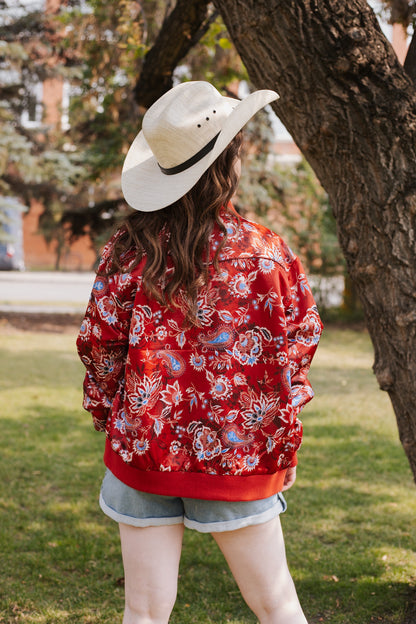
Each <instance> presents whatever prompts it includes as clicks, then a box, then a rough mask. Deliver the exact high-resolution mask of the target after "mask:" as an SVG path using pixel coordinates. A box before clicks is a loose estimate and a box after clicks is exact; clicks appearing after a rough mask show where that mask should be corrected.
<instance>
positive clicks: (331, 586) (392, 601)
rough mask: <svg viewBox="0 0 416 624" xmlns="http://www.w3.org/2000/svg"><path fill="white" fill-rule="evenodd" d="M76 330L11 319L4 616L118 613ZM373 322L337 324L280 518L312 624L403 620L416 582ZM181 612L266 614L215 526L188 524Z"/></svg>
mask: <svg viewBox="0 0 416 624" xmlns="http://www.w3.org/2000/svg"><path fill="white" fill-rule="evenodd" d="M75 333H76V332H75V330H74V332H72V333H64V334H57V333H31V332H19V331H17V330H10V329H9V328H8V327H7V326H5V325H3V326H0V405H1V410H0V419H1V433H2V451H1V456H0V480H1V490H0V514H1V516H0V553H1V555H0V557H1V564H0V588H1V589H0V622H2V623H4V624H12V623H14V622H25V623H26V622H27V623H31V624H34V623H39V624H46V623H48V624H55V623H56V624H58V623H63V622H65V623H74V624H87V623H94V624H98V623H99V624H110V623H111V624H116V623H120V622H121V613H122V605H123V588H122V576H123V570H122V564H121V557H120V549H119V539H118V532H117V526H116V525H115V524H114V523H113V522H112V521H110V520H109V519H107V518H106V517H105V516H104V515H103V514H102V513H101V511H100V510H99V508H98V504H97V498H98V492H99V487H100V482H101V478H102V474H103V465H102V459H101V456H102V451H103V444H104V438H103V436H102V434H99V433H96V432H95V431H94V429H93V427H92V424H91V423H90V418H89V415H88V414H87V413H86V412H83V410H82V408H81V407H80V403H81V383H82V377H83V370H82V367H81V364H79V362H78V359H77V356H76V354H75V350H74V340H75ZM371 364H372V349H371V345H370V341H369V339H368V337H367V335H366V333H364V332H353V331H348V330H343V331H341V330H334V329H327V330H326V332H325V335H324V338H323V340H322V343H321V346H320V348H319V349H318V355H317V356H316V360H315V362H314V367H313V372H312V374H311V380H312V383H313V385H314V388H315V391H316V395H317V396H316V398H315V399H314V401H312V403H311V404H310V405H309V406H308V407H307V408H306V409H305V411H304V414H303V422H304V427H305V438H304V444H303V446H302V450H301V452H300V462H299V469H298V481H297V484H296V486H295V487H294V488H293V490H291V491H290V492H289V493H288V495H287V499H288V503H289V509H288V511H287V512H286V514H285V515H284V516H283V517H282V524H283V528H284V531H285V535H286V544H287V553H288V559H289V564H290V568H291V570H292V574H293V577H294V579H295V583H296V586H297V588H298V592H299V595H300V598H301V602H302V604H303V606H304V609H305V612H306V614H307V616H308V619H309V621H310V623H311V624H317V623H318V622H326V623H330V624H370V623H371V622H383V623H385V624H387V623H388V624H400V622H402V620H403V615H404V608H405V604H406V600H407V598H408V595H409V594H408V592H409V586H410V587H413V588H414V587H415V585H416V554H415V543H416V535H415V531H414V526H415V516H416V497H415V486H414V484H413V482H412V478H411V474H410V470H409V467H408V464H407V460H406V458H405V456H404V452H403V450H402V448H401V446H400V443H399V441H398V435H397V429H396V424H395V419H394V415H393V411H392V408H391V406H390V403H389V400H388V397H387V395H385V394H384V393H382V392H381V391H379V390H378V387H377V384H376V381H375V379H374V376H373V374H372V371H371ZM171 622H172V624H188V623H191V622H192V623H212V624H214V623H215V624H223V623H224V624H225V623H227V622H228V623H229V624H254V623H255V622H256V620H255V618H254V617H253V616H252V614H251V613H250V611H249V610H248V609H247V607H246V606H245V605H244V603H243V601H242V599H241V597H240V595H239V592H238V590H237V588H236V586H235V584H234V581H233V579H232V578H231V576H230V573H229V572H228V569H227V567H226V565H225V563H224V561H223V559H222V556H221V555H220V553H219V551H218V550H217V547H216V546H215V544H214V542H213V540H212V538H211V537H210V536H206V535H205V536H204V535H199V534H197V533H195V532H192V531H186V534H185V542H184V552H183V558H182V566H181V578H180V583H179V595H178V600H177V604H176V606H175V610H174V613H173V615H172V618H171Z"/></svg>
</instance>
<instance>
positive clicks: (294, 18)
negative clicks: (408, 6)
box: [214, 0, 416, 480]
mask: <svg viewBox="0 0 416 624" xmlns="http://www.w3.org/2000/svg"><path fill="white" fill-rule="evenodd" d="M214 4H215V6H216V7H217V8H218V9H219V11H220V12H221V14H222V16H223V19H224V21H225V23H226V26H227V28H228V30H229V33H230V35H231V38H232V40H233V42H234V44H235V46H236V48H237V50H238V52H239V53H240V55H241V58H242V60H243V62H244V64H245V65H246V67H247V70H248V73H249V76H250V78H251V80H252V82H253V83H254V84H255V85H256V87H257V88H272V89H276V90H277V91H278V92H279V93H280V96H281V99H280V100H279V101H278V102H277V103H276V104H274V108H275V110H276V112H277V114H278V115H279V117H280V118H281V119H282V121H283V122H284V124H285V125H286V127H287V128H288V130H289V132H290V133H291V134H292V136H293V138H294V140H295V142H296V143H297V145H298V146H299V148H300V149H301V150H302V152H303V154H304V155H305V157H306V158H307V159H308V161H309V162H310V164H311V165H312V167H313V168H314V170H315V172H316V174H317V175H318V177H319V179H320V181H321V183H322V185H323V186H324V188H325V189H326V191H327V192H328V194H329V198H330V202H331V205H332V208H333V210H334V214H335V217H336V221H337V227H338V235H339V239H340V242H341V245H342V249H343V252H344V254H345V258H346V261H347V266H348V271H349V274H350V276H351V279H352V280H353V282H354V284H355V286H356V288H357V291H358V293H359V296H360V299H361V301H362V304H363V308H364V312H365V316H366V322H367V326H368V329H369V333H370V336H371V339H372V341H373V345H374V349H375V363H374V371H375V374H376V376H377V380H378V383H379V385H380V388H381V389H383V390H386V391H387V392H388V393H389V395H390V398H391V401H392V404H393V407H394V411H395V414H396V417H397V423H398V428H399V434H400V439H401V442H402V444H403V448H404V450H405V452H406V455H407V457H408V459H409V462H410V466H411V469H412V471H413V474H414V476H415V480H416V406H415V403H416V401H415V397H416V340H415V336H416V241H415V237H416V170H415V165H414V163H415V162H416V153H415V152H416V141H415V138H416V94H415V91H414V88H413V85H412V82H411V80H410V78H409V77H408V76H407V75H406V74H405V72H404V70H403V68H402V67H401V65H400V64H399V62H398V60H397V58H396V56H395V54H394V52H393V49H392V48H391V46H390V44H389V43H388V41H387V40H386V39H385V37H384V36H383V34H382V32H381V30H380V28H379V26H378V23H377V20H376V17H375V16H374V14H373V12H372V10H371V9H370V7H369V6H368V5H367V4H366V2H365V1H364V0H348V2H345V0H319V1H318V0H214Z"/></svg>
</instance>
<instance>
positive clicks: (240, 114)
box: [121, 89, 279, 212]
mask: <svg viewBox="0 0 416 624" xmlns="http://www.w3.org/2000/svg"><path fill="white" fill-rule="evenodd" d="M278 98H279V95H278V94H277V93H276V92H275V91H270V90H268V89H262V90H260V91H255V92H254V93H251V94H250V95H248V96H247V97H246V98H244V99H243V100H237V99H233V98H226V99H227V100H229V102H230V103H231V104H232V106H233V110H232V111H231V113H230V114H229V116H228V117H227V119H226V121H225V122H224V125H223V128H222V130H221V132H220V133H219V135H218V138H217V140H216V142H215V145H214V147H213V149H212V150H211V151H210V152H209V153H208V154H207V155H206V156H204V157H203V158H202V159H201V160H199V161H198V162H197V163H195V164H194V165H192V166H191V167H189V168H188V169H186V170H185V171H182V172H181V173H177V174H174V175H166V174H165V173H163V172H162V171H161V169H160V167H159V165H158V163H157V160H156V158H155V157H154V155H153V152H152V150H151V149H150V147H149V144H148V143H147V141H146V139H145V138H144V135H143V132H142V131H140V132H139V134H138V135H137V136H136V138H135V139H134V141H133V143H132V144H131V146H130V149H129V151H128V153H127V156H126V159H125V161H124V165H123V170H122V173H121V189H122V192H123V195H124V198H125V200H126V201H127V203H128V204H129V206H131V207H132V208H134V209H135V210H139V211H141V212H154V211H156V210H161V209H162V208H166V207H167V206H169V205H170V204H172V203H174V202H175V201H177V200H178V199H180V198H181V197H183V196H184V195H185V194H186V193H187V192H188V191H190V190H191V188H192V187H193V186H194V185H195V184H196V183H197V182H198V180H199V179H200V177H201V176H202V174H203V173H205V171H206V170H207V169H208V168H209V167H210V166H211V165H212V163H213V162H214V161H215V160H216V159H217V158H218V156H219V155H220V154H221V153H222V152H223V151H224V150H225V148H226V147H227V145H228V144H229V143H230V142H231V141H232V139H233V138H234V137H235V136H236V134H238V132H239V131H240V130H241V128H242V127H243V126H245V124H246V123H247V122H248V121H249V120H250V119H251V117H253V115H255V113H257V112H258V111H259V110H260V109H261V108H263V107H264V106H266V105H267V104H270V102H273V101H274V100H277V99H278Z"/></svg>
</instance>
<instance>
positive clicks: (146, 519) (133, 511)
mask: <svg viewBox="0 0 416 624" xmlns="http://www.w3.org/2000/svg"><path fill="white" fill-rule="evenodd" d="M100 507H101V509H102V510H103V512H104V513H105V514H106V515H107V516H109V517H110V518H112V519H113V520H115V521H116V522H121V523H123V524H130V525H131V526H135V527H149V526H161V525H168V524H182V523H183V524H184V525H185V526H186V527H188V528H189V529H195V530H196V531H199V532H201V533H215V532H221V531H234V530H236V529H242V528H243V527H246V526H249V525H252V524H261V523H263V522H267V521H268V520H271V519H272V518H274V517H275V516H278V515H279V514H280V513H282V512H284V511H286V507H287V505H286V501H285V499H284V497H283V495H282V494H281V493H280V492H279V493H278V494H274V495H273V496H270V497H269V498H263V499H260V500H254V501H214V500H202V499H199V498H179V497H177V496H161V495H160V494H149V493H147V492H140V491H139V490H135V489H133V488H131V487H129V486H128V485H125V484H124V483H122V482H121V481H120V480H119V479H117V477H115V476H114V475H113V473H112V472H110V470H108V469H107V472H106V473H105V476H104V480H103V483H102V486H101V493H100Z"/></svg>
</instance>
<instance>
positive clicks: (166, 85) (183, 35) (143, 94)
mask: <svg viewBox="0 0 416 624" xmlns="http://www.w3.org/2000/svg"><path fill="white" fill-rule="evenodd" d="M209 3H210V2H209V0H178V1H177V3H176V6H175V8H174V9H173V11H172V12H171V13H170V14H169V15H168V17H167V18H166V19H165V21H164V22H163V25H162V28H161V30H160V32H159V35H158V37H157V39H156V41H155V43H154V45H153V47H152V48H151V49H150V50H149V52H148V53H147V54H146V57H145V60H144V63H143V69H142V71H141V74H140V78H139V80H138V82H137V84H136V86H135V88H134V97H135V100H136V102H137V104H139V106H144V107H145V108H149V106H151V104H153V102H155V101H156V100H157V99H158V98H159V97H160V96H161V95H163V94H164V93H165V92H166V91H168V90H169V89H170V88H171V87H172V84H173V82H172V74H173V71H174V69H175V68H176V66H177V65H178V63H179V61H180V60H181V59H183V58H184V57H185V56H186V54H187V53H188V52H189V50H190V49H191V48H192V47H193V46H194V45H195V44H196V43H197V41H199V39H200V38H201V37H202V36H203V35H204V33H205V32H206V30H207V29H208V28H209V25H210V24H211V21H212V19H213V17H212V16H210V17H209V16H208V5H209Z"/></svg>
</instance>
